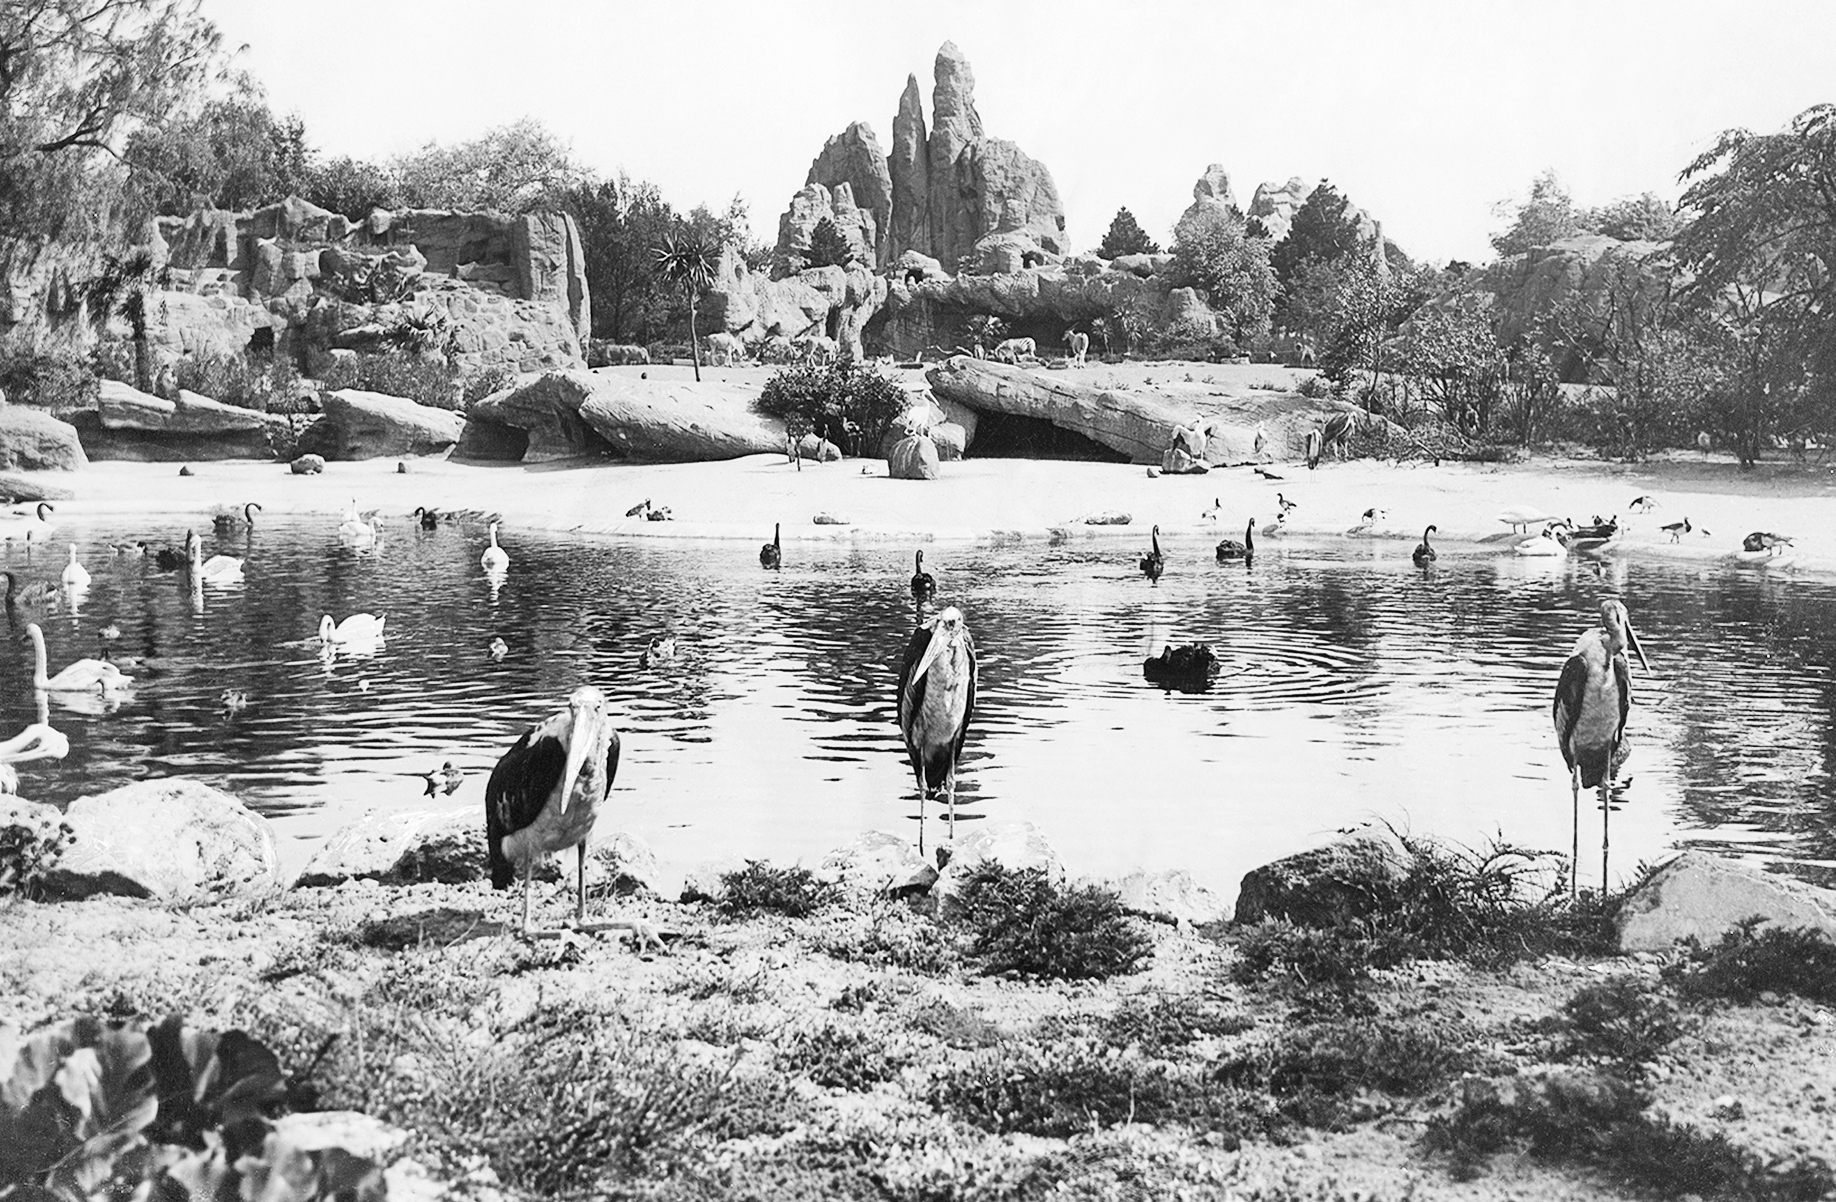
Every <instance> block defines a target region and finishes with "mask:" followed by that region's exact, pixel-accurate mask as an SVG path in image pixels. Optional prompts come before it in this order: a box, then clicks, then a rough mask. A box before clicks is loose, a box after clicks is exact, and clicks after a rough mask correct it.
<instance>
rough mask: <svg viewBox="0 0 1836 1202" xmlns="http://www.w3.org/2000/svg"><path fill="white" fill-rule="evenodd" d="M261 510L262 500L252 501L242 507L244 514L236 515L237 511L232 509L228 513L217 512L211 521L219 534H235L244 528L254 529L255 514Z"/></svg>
mask: <svg viewBox="0 0 1836 1202" xmlns="http://www.w3.org/2000/svg"><path fill="white" fill-rule="evenodd" d="M259 512H261V502H260V501H250V502H249V503H248V504H247V505H244V506H243V507H242V516H240V517H238V516H236V512H235V511H234V510H231V511H229V512H227V513H219V514H217V515H216V516H215V517H213V518H211V519H210V521H211V525H213V526H215V527H216V529H217V533H218V534H234V533H236V531H238V530H241V529H244V528H247V529H250V530H253V529H254V528H255V515H256V514H257V513H259Z"/></svg>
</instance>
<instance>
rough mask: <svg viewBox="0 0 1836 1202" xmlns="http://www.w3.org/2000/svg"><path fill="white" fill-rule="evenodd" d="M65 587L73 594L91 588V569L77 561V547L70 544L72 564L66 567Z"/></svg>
mask: <svg viewBox="0 0 1836 1202" xmlns="http://www.w3.org/2000/svg"><path fill="white" fill-rule="evenodd" d="M63 579H64V587H65V588H67V589H69V590H70V591H72V592H76V591H77V590H78V589H86V588H88V587H89V569H88V568H86V567H84V566H83V564H82V561H81V560H79V559H77V545H76V544H75V543H71V544H70V562H69V563H67V564H65V565H64V577H63Z"/></svg>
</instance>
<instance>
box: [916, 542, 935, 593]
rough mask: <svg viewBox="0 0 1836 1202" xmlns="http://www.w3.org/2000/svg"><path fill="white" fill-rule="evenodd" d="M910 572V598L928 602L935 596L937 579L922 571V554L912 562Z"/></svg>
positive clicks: (921, 552)
mask: <svg viewBox="0 0 1836 1202" xmlns="http://www.w3.org/2000/svg"><path fill="white" fill-rule="evenodd" d="M914 565H915V566H914V568H913V571H912V596H914V597H916V598H918V600H920V601H929V600H930V599H931V598H933V597H935V596H936V595H937V578H936V577H935V576H933V575H931V574H930V573H929V572H927V571H925V570H924V552H923V551H920V552H918V554H917V558H916V559H915V560H914Z"/></svg>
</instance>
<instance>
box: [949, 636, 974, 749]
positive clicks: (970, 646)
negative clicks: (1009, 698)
mask: <svg viewBox="0 0 1836 1202" xmlns="http://www.w3.org/2000/svg"><path fill="white" fill-rule="evenodd" d="M963 653H964V654H965V655H967V656H968V657H969V697H968V700H967V701H966V702H965V703H964V705H963V724H962V726H960V727H959V728H957V731H956V742H955V743H954V744H952V745H951V749H950V754H951V760H952V762H955V761H957V760H960V759H962V758H963V740H965V739H967V738H968V737H969V719H971V718H973V717H974V716H975V678H976V666H975V640H974V639H972V638H970V637H969V631H968V629H967V628H965V629H964V630H963Z"/></svg>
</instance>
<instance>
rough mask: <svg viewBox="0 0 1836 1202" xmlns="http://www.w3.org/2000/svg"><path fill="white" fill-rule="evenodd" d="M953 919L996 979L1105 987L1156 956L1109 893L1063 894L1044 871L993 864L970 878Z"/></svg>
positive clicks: (1083, 888)
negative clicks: (1006, 975) (1002, 975)
mask: <svg viewBox="0 0 1836 1202" xmlns="http://www.w3.org/2000/svg"><path fill="white" fill-rule="evenodd" d="M952 916H953V918H954V920H955V921H956V922H957V923H959V924H960V925H961V926H962V927H964V928H965V929H966V930H967V931H968V933H969V953H970V954H971V955H973V956H975V957H977V958H979V959H980V960H981V961H982V968H983V971H985V972H990V973H996V972H1017V973H1021V974H1024V975H1026V976H1037V977H1057V978H1061V979H1065V980H1081V979H1086V978H1094V979H1098V980H1101V979H1104V978H1107V977H1112V976H1116V975H1118V974H1120V973H1125V972H1129V971H1132V970H1133V969H1134V968H1135V966H1136V965H1138V964H1139V963H1140V962H1141V961H1142V960H1143V959H1145V958H1146V957H1147V956H1148V954H1149V952H1150V951H1151V949H1152V944H1151V942H1150V941H1149V939H1148V937H1147V936H1146V935H1144V934H1142V933H1141V931H1140V929H1139V928H1138V927H1137V926H1136V925H1135V923H1134V922H1133V921H1132V920H1130V919H1129V918H1128V917H1127V916H1126V915H1125V914H1123V912H1122V903H1121V902H1120V901H1119V900H1118V899H1117V897H1116V895H1115V894H1114V893H1112V892H1110V891H1109V890H1107V889H1101V888H1098V887H1096V886H1093V885H1078V886H1073V887H1071V888H1063V889H1061V888H1060V887H1059V886H1058V885H1056V884H1054V883H1053V882H1052V879H1051V878H1050V877H1049V876H1047V875H1046V873H1045V872H1044V871H1043V870H1042V869H1038V868H1021V869H1009V868H1005V867H1003V866H1002V865H1000V864H997V863H995V862H994V861H992V860H984V861H983V862H982V863H980V864H977V865H975V866H974V867H973V868H971V869H970V870H969V871H968V872H967V873H966V874H965V875H964V877H963V882H962V886H961V888H960V889H959V890H958V892H957V894H956V896H955V897H954V899H953V904H952Z"/></svg>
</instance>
